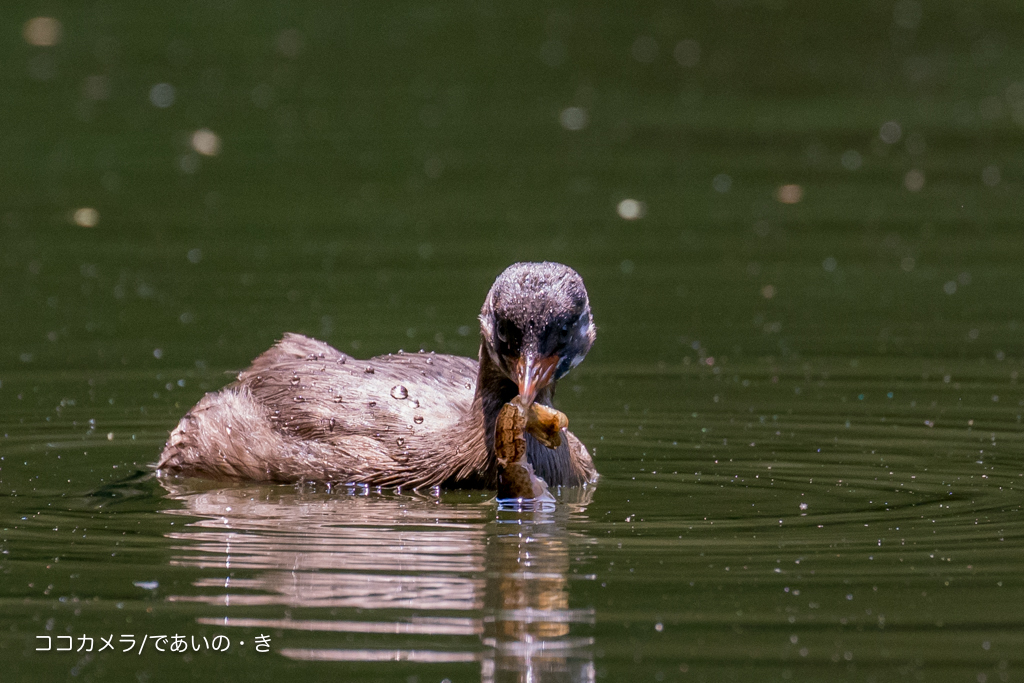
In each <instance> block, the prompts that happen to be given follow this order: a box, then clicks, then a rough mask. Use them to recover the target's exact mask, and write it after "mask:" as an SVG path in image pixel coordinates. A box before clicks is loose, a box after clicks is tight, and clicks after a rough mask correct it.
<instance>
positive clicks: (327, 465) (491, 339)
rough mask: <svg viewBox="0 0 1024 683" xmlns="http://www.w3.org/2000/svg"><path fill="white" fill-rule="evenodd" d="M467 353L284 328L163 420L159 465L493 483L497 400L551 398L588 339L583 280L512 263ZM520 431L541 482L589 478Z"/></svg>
mask: <svg viewBox="0 0 1024 683" xmlns="http://www.w3.org/2000/svg"><path fill="white" fill-rule="evenodd" d="M479 319H480V348H479V354H478V357H477V359H476V360H475V361H474V360H473V359H471V358H465V357H460V356H452V355H444V354H438V353H434V352H423V351H420V352H418V353H405V352H401V351H400V352H398V353H395V354H387V355H384V356H376V357H374V358H370V359H368V360H358V359H355V358H352V357H351V356H349V355H348V354H345V353H343V352H341V351H338V350H337V349H335V348H333V347H332V346H330V345H329V344H326V343H324V342H322V341H318V340H316V339H312V338H310V337H306V336H303V335H300V334H294V333H287V334H285V335H284V336H283V338H282V339H281V340H280V341H278V342H277V343H276V344H274V345H273V346H272V347H271V348H270V349H268V350H267V351H265V352H264V353H263V354H262V355H260V356H259V357H257V358H256V359H255V360H254V361H253V362H252V365H251V366H249V367H248V368H247V369H245V370H243V371H242V372H241V373H239V374H238V376H237V379H236V381H234V382H232V383H231V384H229V385H227V386H226V387H224V388H222V389H220V390H219V391H214V392H210V393H207V394H206V395H205V396H203V397H202V398H201V399H200V400H199V402H198V403H197V404H196V405H195V406H194V407H193V408H192V409H191V410H189V411H188V412H187V413H186V414H185V416H184V417H182V418H181V420H180V422H179V423H178V425H177V426H176V427H175V428H174V429H173V431H172V432H171V433H170V436H169V438H168V440H167V442H166V444H165V446H164V448H163V451H162V453H161V456H160V459H159V461H158V462H157V463H156V469H157V470H158V471H159V473H160V474H161V475H180V476H193V477H202V478H206V479H214V480H221V481H258V482H274V483H303V482H323V483H328V484H349V485H360V486H371V487H382V488H384V487H387V488H395V489H398V490H399V491H400V490H402V489H412V490H420V489H425V488H433V487H446V488H474V489H493V488H495V486H496V484H497V480H498V464H497V459H496V457H495V443H494V429H495V422H496V420H497V417H498V413H499V411H500V410H501V409H502V407H503V406H504V405H505V404H506V403H508V402H509V401H511V400H512V399H515V398H516V397H519V399H518V400H519V401H520V402H521V403H522V405H527V406H528V405H531V404H533V403H534V402H536V403H537V404H540V405H542V406H551V405H552V401H553V399H554V395H555V387H556V384H557V382H558V381H559V380H560V379H562V378H563V377H565V375H566V374H568V372H569V371H570V370H571V369H572V368H574V367H575V366H576V365H578V364H579V363H580V362H581V361H582V360H583V359H584V357H585V356H586V355H587V352H588V351H590V349H591V346H592V345H593V343H594V339H595V335H596V328H595V326H594V319H593V314H592V312H591V309H590V301H589V298H588V296H587V290H586V287H585V286H584V284H583V279H582V278H581V277H580V275H579V274H578V273H577V272H576V271H575V270H573V269H572V268H570V267H569V266H566V265H563V264H560V263H553V262H542V263H526V262H524V263H515V264H513V265H511V266H509V267H508V268H506V269H505V270H504V271H503V272H502V273H501V274H500V275H498V277H497V278H496V279H495V281H494V284H493V285H492V286H491V288H490V290H489V291H488V293H487V296H486V298H485V300H484V304H483V307H482V309H481V311H480V317H479ZM561 437H562V438H561V439H555V441H560V443H558V444H557V447H551V446H555V445H556V444H555V443H552V442H551V441H549V440H547V439H544V438H543V435H541V434H539V433H538V434H536V435H535V434H534V433H530V432H529V431H527V433H526V458H527V461H528V462H529V464H530V465H531V466H532V468H533V473H534V474H535V475H536V476H537V477H540V478H541V479H543V480H544V482H545V483H546V484H547V485H548V486H551V487H561V486H567V487H573V486H585V485H587V484H590V483H593V482H595V481H596V480H597V476H598V475H597V470H596V468H595V467H594V463H593V459H592V457H591V455H590V453H589V452H588V450H587V448H586V447H585V446H584V445H583V443H582V442H580V440H579V439H578V438H576V436H575V435H574V434H572V433H571V432H569V431H568V429H563V430H562V431H561Z"/></svg>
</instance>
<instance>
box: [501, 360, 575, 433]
mask: <svg viewBox="0 0 1024 683" xmlns="http://www.w3.org/2000/svg"><path fill="white" fill-rule="evenodd" d="M559 360H560V359H559V357H558V356H557V355H551V356H546V357H543V358H537V357H536V356H534V355H533V354H524V355H523V356H521V357H520V358H519V359H518V360H517V361H516V362H515V364H510V365H512V367H513V368H514V374H515V382H516V386H517V387H518V388H519V400H520V401H522V405H524V406H526V431H528V432H529V433H530V434H532V435H533V436H534V437H535V438H536V439H537V440H538V441H540V442H541V443H542V444H544V445H545V446H547V447H548V448H558V447H559V446H560V445H562V430H563V429H567V428H568V427H569V418H567V417H566V416H565V413H562V412H560V411H558V410H555V409H554V408H551V407H549V406H546V405H543V404H540V403H535V401H536V399H537V392H538V391H540V390H541V389H543V388H544V387H546V386H547V385H548V384H550V383H551V380H552V378H553V377H554V375H555V369H556V368H557V367H558V362H559Z"/></svg>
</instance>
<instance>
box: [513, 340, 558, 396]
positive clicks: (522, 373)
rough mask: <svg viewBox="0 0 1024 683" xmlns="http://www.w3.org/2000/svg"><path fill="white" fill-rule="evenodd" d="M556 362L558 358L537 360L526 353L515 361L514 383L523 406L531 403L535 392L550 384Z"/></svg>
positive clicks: (551, 357) (549, 357) (548, 357)
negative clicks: (521, 398)
mask: <svg viewBox="0 0 1024 683" xmlns="http://www.w3.org/2000/svg"><path fill="white" fill-rule="evenodd" d="M558 361H559V358H558V356H547V357H545V358H537V357H536V356H534V355H533V354H532V353H526V354H524V355H522V356H520V357H519V358H518V359H517V360H516V364H515V381H516V386H518V387H519V395H520V396H522V397H523V405H524V406H527V407H528V406H529V405H530V404H531V403H533V401H534V399H536V398H537V392H538V391H540V390H541V389H543V388H544V387H546V386H547V385H548V384H550V383H551V378H552V377H553V376H554V374H555V368H556V367H557V366H558Z"/></svg>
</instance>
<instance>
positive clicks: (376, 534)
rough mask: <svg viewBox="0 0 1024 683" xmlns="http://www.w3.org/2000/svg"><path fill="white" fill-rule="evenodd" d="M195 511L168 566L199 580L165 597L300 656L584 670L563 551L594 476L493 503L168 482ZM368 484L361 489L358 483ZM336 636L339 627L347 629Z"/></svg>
mask: <svg viewBox="0 0 1024 683" xmlns="http://www.w3.org/2000/svg"><path fill="white" fill-rule="evenodd" d="M161 485H162V486H164V488H165V489H166V490H167V491H168V493H169V497H170V498H172V499H174V500H177V501H180V502H181V503H182V504H183V508H182V509H173V510H167V511H166V512H168V513H169V514H176V515H184V516H188V517H199V518H200V519H199V520H198V521H193V522H191V523H190V524H189V525H188V526H187V527H186V528H185V530H182V531H178V532H174V533H171V534H168V536H169V537H170V538H172V539H173V540H175V541H176V546H175V548H176V550H177V551H178V554H177V555H175V556H174V557H173V558H172V560H171V561H172V563H173V564H174V565H176V566H180V567H187V568H192V569H193V570H197V571H196V573H197V574H200V575H201V577H200V578H197V579H195V580H194V581H193V582H192V586H193V588H194V589H195V590H194V591H193V592H192V593H190V594H187V595H172V596H169V598H168V600H171V601H174V602H194V603H205V604H206V605H209V606H210V607H211V608H212V607H217V608H219V609H218V610H217V611H216V612H215V613H211V614H210V615H209V616H204V617H200V618H199V619H198V621H199V622H200V623H203V624H209V625H215V626H219V627H238V628H240V629H243V628H244V629H249V630H252V631H253V632H254V633H255V632H256V631H255V630H256V629H262V630H263V631H264V632H265V631H267V630H268V629H272V630H273V632H275V633H277V634H278V635H277V636H275V639H274V651H276V652H278V653H279V654H281V655H284V656H285V657H289V658H291V659H297V660H316V661H338V662H372V661H378V662H387V661H404V662H430V663H451V664H456V663H467V664H471V663H475V662H478V663H479V666H480V671H481V679H482V680H484V681H495V680H501V681H506V680H513V681H516V680H522V681H527V680H529V681H537V680H540V681H547V680H552V681H592V680H594V678H595V674H594V665H593V653H592V651H591V645H592V642H593V641H592V638H590V637H589V635H587V634H586V632H584V633H583V634H581V633H580V631H581V629H582V630H584V631H587V630H589V629H590V625H592V624H593V623H594V610H593V609H592V608H584V609H572V608H570V607H569V604H570V599H569V591H570V586H571V583H570V578H572V579H582V578H583V576H582V575H581V574H576V573H573V569H572V566H571V565H572V561H571V558H572V557H573V556H574V555H576V556H578V555H580V554H581V552H582V553H584V554H585V550H584V548H585V546H587V545H588V544H589V543H591V542H592V539H590V538H589V537H587V536H585V535H583V534H580V533H577V532H575V531H573V532H570V531H569V530H568V524H569V522H570V521H573V520H581V519H585V509H586V505H587V503H588V502H589V498H590V497H591V496H592V494H593V488H592V487H591V488H586V489H570V490H569V492H568V493H567V494H565V496H564V497H563V498H562V499H561V500H560V501H559V503H558V504H557V505H548V506H547V507H545V508H542V509H536V510H509V509H504V508H498V507H497V506H496V505H495V503H494V501H493V499H490V498H489V496H488V495H487V494H483V493H466V492H456V493H451V494H448V493H446V494H443V495H442V497H441V498H433V497H414V496H408V495H406V496H394V495H387V494H377V493H371V492H369V491H367V490H365V489H358V488H357V489H355V490H354V491H346V492H344V493H343V494H342V495H339V494H338V492H337V491H335V492H333V493H332V494H330V495H327V494H325V493H324V492H323V491H322V490H321V491H319V492H317V491H314V490H302V489H293V488H284V487H269V486H254V485H248V486H232V487H216V488H215V486H216V485H214V484H210V483H189V484H182V483H179V482H168V481H166V480H162V481H161ZM360 494H363V495H360ZM342 634H344V635H342Z"/></svg>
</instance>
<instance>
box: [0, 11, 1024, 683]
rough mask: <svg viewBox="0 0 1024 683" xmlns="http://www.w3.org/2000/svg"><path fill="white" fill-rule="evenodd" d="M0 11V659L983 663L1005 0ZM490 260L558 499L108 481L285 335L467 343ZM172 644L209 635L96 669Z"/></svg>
mask: <svg viewBox="0 0 1024 683" xmlns="http://www.w3.org/2000/svg"><path fill="white" fill-rule="evenodd" d="M33 17H53V18H56V19H57V20H58V21H59V27H58V28H59V31H58V32H56V33H55V31H56V30H57V29H56V28H55V25H54V24H53V23H46V22H43V23H34V24H28V23H27V22H29V21H30V20H31V19H32V18H33ZM0 26H4V27H5V29H4V31H3V33H2V35H0V64H2V79H3V81H2V88H0V103H2V108H0V122H2V132H0V159H3V163H2V164H0V435H2V436H0V530H2V533H0V577H2V579H0V662H2V665H3V672H2V674H0V679H2V680H4V681H8V680H11V681H34V680H64V679H67V680H95V681H105V680H132V681H140V682H143V683H145V682H146V681H165V680H168V681H169V680H174V681H180V680H205V679H212V678H215V677H217V678H225V677H226V678H236V677H242V676H244V677H245V678H246V679H247V680H279V679H281V678H282V677H285V676H300V677H302V679H304V680H305V679H310V680H312V679H314V678H327V677H331V678H333V679H336V680H389V681H409V682H414V681H419V682H423V683H426V682H428V681H441V680H443V679H448V680H450V681H472V680H524V681H525V680H538V681H548V680H577V681H587V680H608V681H616V680H630V681H641V680H644V681H648V680H653V681H675V680H680V681H681V680H690V679H694V680H707V681H720V680H757V681H763V680H795V681H809V680H850V681H895V680H911V681H913V680H940V681H971V682H977V683H986V681H997V680H998V681H1009V680H1020V678H1021V676H1024V674H1022V667H1024V617H1022V613H1024V611H1022V605H1024V520H1022V516H1021V511H1022V501H1021V495H1022V488H1024V480H1022V476H1024V457H1022V455H1021V453H1022V447H1024V428H1022V426H1021V414H1022V412H1024V407H1022V406H1024V396H1022V392H1021V391H1020V388H1019V384H1018V379H1019V373H1020V372H1021V371H1022V362H1021V360H1022V358H1024V348H1022V345H1021V342H1020V337H1021V332H1022V330H1024V312H1022V307H1021V303H1020V302H1021V298H1022V295H1024V268H1022V266H1021V263H1022V262H1024V241H1022V240H1021V238H1020V213H1021V207H1022V206H1024V202H1022V188H1024V153H1022V149H1024V147H1022V143H1024V48H1022V46H1021V43H1020V40H1019V36H1020V35H1022V33H1024V7H1022V6H1021V5H1019V4H1018V3H1013V2H996V1H993V2H984V3H958V2H943V1H936V2H917V1H915V0H900V1H899V2H896V3H893V2H888V1H887V2H882V1H874V0H871V1H869V2H861V3H813V2H785V1H784V0H777V1H768V0H766V1H763V2H745V1H741V0H719V1H718V2H714V3H710V2H701V3H685V4H684V3H646V2H645V3H598V4H594V3H570V4H560V5H550V4H542V3H535V4H529V3H528V4H525V5H524V4H518V5H514V6H513V5H507V4H500V3H493V2H481V3H456V2H451V3H444V2H434V3H419V2H409V3H403V2H381V3H365V4H362V5H359V6H353V5H342V4H340V3H339V4H337V6H335V5H334V4H331V3H315V2H288V3H285V2H245V3H243V2H234V1H231V0H227V1H222V2H166V3H157V4H152V3H142V4H139V3H127V2H114V1H107V0H101V1H99V2H91V3H59V2H36V3H27V2H9V3H5V4H4V6H3V8H0ZM33 43H36V44H33ZM38 43H43V44H42V45H40V44H38ZM46 43H52V44H50V45H47V44H46ZM197 131H202V133H201V134H200V135H199V136H198V137H197V136H196V132H197ZM211 135H212V136H213V137H211ZM623 200H633V201H632V202H629V201H627V202H626V203H625V204H622V203H621V202H623ZM83 209H85V211H83ZM623 216H626V218H624V217H623ZM627 218H629V219H627ZM92 224H94V225H93V227H83V226H87V225H92ZM523 259H551V260H560V261H564V262H566V263H569V264H570V265H572V266H574V267H575V268H576V269H577V270H579V271H580V273H581V274H582V275H583V277H584V279H585V280H586V282H587V285H588V288H589V291H590V295H591V300H592V302H593V307H594V313H595V319H596V322H597V324H598V326H599V328H600V331H599V335H598V342H597V345H596V346H595V348H594V350H593V352H592V353H591V354H590V356H589V357H588V359H587V361H586V362H585V363H584V364H583V365H582V366H580V367H579V368H577V369H576V370H575V371H573V373H572V375H570V376H569V377H568V378H567V379H566V380H565V381H564V382H563V383H562V385H561V386H560V390H559V396H558V400H559V403H558V405H559V407H560V408H561V409H562V410H564V411H565V412H566V413H567V414H568V415H569V418H570V421H571V423H572V427H573V430H574V431H575V432H576V434H577V435H579V436H580V437H581V438H582V439H583V441H584V442H585V443H587V444H588V445H589V446H590V447H591V449H592V451H593V452H594V454H595V460H596V462H597V464H598V468H599V470H600V472H601V474H602V478H601V480H600V482H599V484H598V485H597V487H596V489H591V490H589V491H586V492H582V493H581V492H570V493H567V494H566V495H565V496H564V497H563V500H562V502H561V504H560V505H559V506H558V507H557V508H556V509H554V510H549V511H542V512H534V513H518V512H510V511H499V510H498V509H497V507H496V505H495V503H494V502H493V500H492V497H491V496H490V495H488V494H486V493H483V492H449V493H444V494H443V495H441V496H440V498H436V497H431V496H423V497H414V496H394V495H390V494H387V493H384V494H375V493H373V492H361V491H355V492H351V493H350V492H347V491H338V490H335V491H332V492H327V491H325V490H323V489H322V488H321V489H317V488H312V487H311V488H300V489H295V488H292V487H267V486H243V485H239V486H228V487H224V486H219V485H212V484H203V483H197V482H187V481H173V480H172V481H166V480H165V481H162V482H158V481H156V480H154V479H152V478H149V479H146V478H141V479H138V480H135V479H129V480H128V481H125V478H126V477H131V476H132V475H133V473H135V472H137V471H139V470H145V469H146V468H147V465H148V464H149V463H152V462H153V461H155V459H156V457H157V455H158V453H159V450H160V448H161V446H162V444H163V441H164V439H165V437H166V435H167V432H168V430H169V429H170V428H171V427H172V426H173V425H174V424H175V423H176V421H177V419H178V418H179V417H180V416H181V414H182V413H183V412H184V411H185V410H186V409H187V408H188V407H189V406H191V405H192V404H193V403H194V402H195V401H196V400H198V399H199V397H200V396H201V395H202V394H203V392H204V391H207V390H213V389H216V388H218V387H219V386H221V385H223V384H224V383H226V382H227V381H228V380H229V379H230V373H231V372H232V371H237V370H238V369H240V368H242V367H244V366H245V365H246V364H247V363H248V362H249V360H250V359H252V358H253V357H254V356H256V355H257V354H258V353H260V352H261V351H262V350H264V349H265V348H267V347H268V346H269V345H270V344H271V343H273V341H274V340H275V339H277V338H278V337H279V336H280V335H281V334H282V333H283V332H285V331H296V332H303V333H306V334H310V335H313V336H316V337H318V338H321V339H324V340H326V341H328V342H330V343H332V344H334V345H335V346H337V347H338V348H340V349H342V350H344V351H346V352H348V353H352V354H354V355H357V356H364V357H365V356H370V355H375V354H379V353H386V352H389V351H394V350H396V349H398V348H405V349H406V350H409V349H419V348H424V349H430V350H436V351H438V352H444V353H457V354H462V355H475V353H476V345H477V339H476V321H475V315H476V313H477V312H478V310H479V307H480V304H481V302H482V299H483V295H484V293H485V292H486V290H487V288H488V286H489V285H490V283H491V281H492V280H493V278H494V277H495V275H496V274H497V273H498V272H500V271H501V270H502V269H503V268H504V267H505V266H506V265H508V264H509V263H511V262H514V261H517V260H523ZM364 494H366V495H364ZM175 634H178V635H183V636H185V637H186V638H191V639H193V642H198V641H202V639H203V638H204V637H205V638H206V639H207V641H209V640H211V639H212V638H214V637H215V636H217V635H224V636H227V637H229V638H230V639H231V647H230V649H229V650H228V651H227V652H211V651H210V650H209V649H206V648H203V647H200V649H199V651H194V652H193V651H191V646H190V647H189V649H190V651H189V652H187V653H170V652H167V653H163V654H161V653H158V652H156V651H155V650H154V649H153V647H152V642H151V641H150V642H148V644H146V645H144V647H143V652H142V654H141V655H140V654H138V653H137V652H136V651H135V650H133V651H132V652H128V653H124V652H122V650H123V649H125V648H126V646H127V645H128V643H127V642H125V641H122V640H121V638H122V636H123V635H132V636H133V637H134V639H135V640H136V641H139V642H141V640H142V639H143V636H146V637H147V638H152V637H153V636H156V635H166V636H168V638H170V637H171V636H173V635H175ZM261 634H266V635H269V636H270V638H271V644H270V648H271V652H270V653H267V654H261V653H258V652H257V651H256V648H255V644H256V643H255V639H256V637H257V636H259V635H261ZM40 636H49V637H50V638H52V639H53V640H52V641H51V642H52V646H53V647H54V648H55V649H56V648H57V647H65V646H66V644H67V642H68V641H67V639H66V636H71V637H72V638H74V640H73V641H72V643H73V648H74V650H75V651H73V652H69V653H65V652H56V651H50V652H39V651H36V648H37V647H41V646H42V644H44V643H45V639H40V638H39V637H40ZM58 636H62V637H65V638H64V639H63V640H58V639H57V638H58ZM82 636H87V637H91V638H93V639H94V641H95V642H94V644H93V652H91V653H90V652H87V651H86V645H85V641H83V640H81V638H82ZM110 636H113V644H114V650H113V651H111V650H109V649H108V650H107V651H105V652H102V653H100V652H97V650H98V648H99V647H100V646H101V640H100V639H101V638H109V637H110ZM239 641H244V645H243V644H240V642H239ZM168 645H169V644H168V643H164V645H163V646H164V647H165V648H167V647H168ZM138 646H139V644H138V642H136V644H135V649H136V650H137V649H138ZM79 648H81V650H82V651H80V652H79V651H78V649H79Z"/></svg>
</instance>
